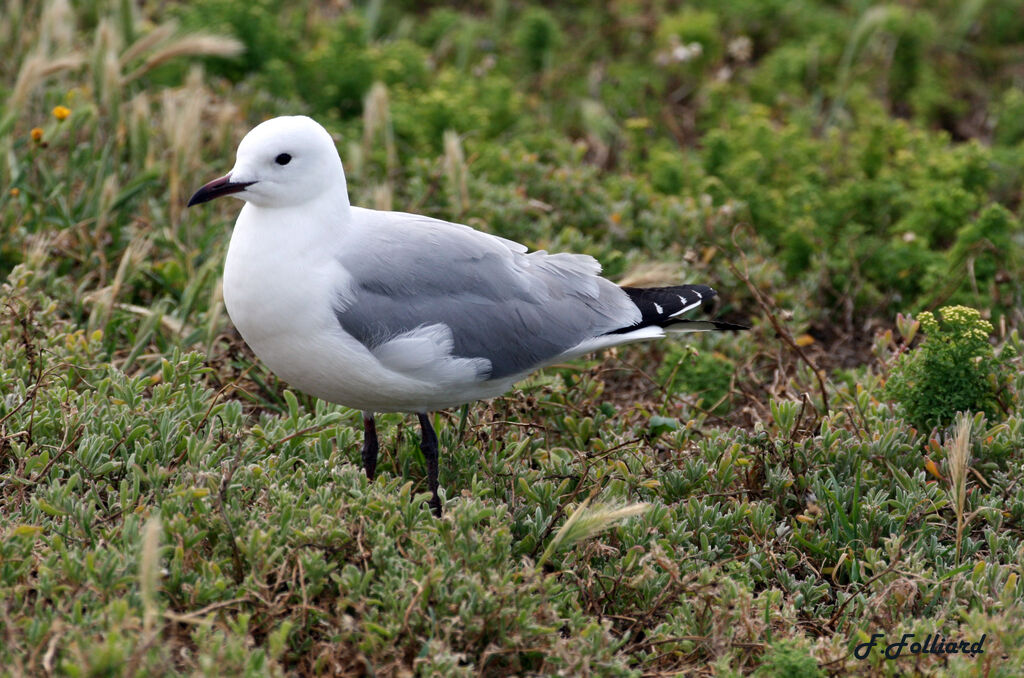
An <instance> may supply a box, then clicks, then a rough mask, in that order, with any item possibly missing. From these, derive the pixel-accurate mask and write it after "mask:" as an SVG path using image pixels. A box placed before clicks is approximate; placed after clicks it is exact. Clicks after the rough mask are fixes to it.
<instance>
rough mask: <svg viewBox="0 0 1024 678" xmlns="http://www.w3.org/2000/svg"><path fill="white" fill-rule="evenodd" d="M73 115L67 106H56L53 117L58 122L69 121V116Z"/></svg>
mask: <svg viewBox="0 0 1024 678" xmlns="http://www.w3.org/2000/svg"><path fill="white" fill-rule="evenodd" d="M69 115H71V109H70V108H68V107H67V106H54V107H53V117H55V118H57V119H58V120H67V118H68V116H69Z"/></svg>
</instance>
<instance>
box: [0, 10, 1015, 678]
mask: <svg viewBox="0 0 1024 678" xmlns="http://www.w3.org/2000/svg"><path fill="white" fill-rule="evenodd" d="M919 5H920V3H893V4H872V3H870V2H865V1H863V0H839V1H837V2H829V3H825V2H817V1H812V0H798V1H796V2H794V1H793V0H787V1H786V2H776V1H775V0H772V1H769V2H761V1H758V2H754V1H751V0H727V1H721V0H720V1H718V2H710V1H708V2H704V1H700V2H693V3H687V4H686V5H685V6H682V7H680V6H677V5H676V4H675V3H640V2H628V1H625V2H615V3H582V2H572V3H559V5H558V6H557V7H555V8H552V9H546V8H544V7H543V6H541V3H529V2H524V3H515V4H511V3H507V2H503V1H500V0H499V1H497V2H492V3H462V4H460V6H459V7H458V8H455V9H453V8H447V7H440V6H439V7H426V8H425V7H423V6H422V5H421V4H420V3H404V2H403V3H384V2H377V1H371V2H365V3H355V4H354V5H353V6H350V5H349V4H348V3H328V2H317V1H315V0H306V1H304V2H299V3H285V2H283V0H252V1H248V2H241V1H240V0H204V1H203V2H197V3H187V4H186V3H181V4H174V3H131V2H112V1H111V2H103V1H101V0H93V1H91V2H90V1H87V2H79V3H75V4H74V6H72V5H71V3H69V2H66V1H65V0H50V1H48V2H38V3H36V2H28V3H25V2H8V3H6V4H5V5H4V7H3V9H2V10H0V90H2V97H0V146H2V149H3V159H2V161H0V190H2V192H0V224H2V226H3V234H4V237H3V240H2V241H0V279H2V281H3V282H2V291H0V302H2V303H0V395H2V400H0V638H2V642H0V667H2V669H0V671H2V672H3V674H4V675H16V676H20V675H49V674H59V675H75V676H77V675H83V676H84V675H88V676H103V675H134V674H146V675H175V674H204V675H211V676H220V675H254V676H255V675H313V674H318V675H322V674H331V673H333V674H337V675H444V676H448V675H487V676H503V675H548V674H561V675H586V674H596V675H623V676H627V675H629V676H660V675H674V674H678V673H691V674H695V675H741V674H751V673H753V674H756V675H766V676H769V675H770V676H774V675H782V676H814V675H847V674H865V675H907V674H917V675H957V676H959V675H985V676H1016V675H1020V674H1021V673H1022V672H1024V650H1022V649H1021V647H1022V640H1024V630H1022V628H1024V624H1022V622H1024V615H1022V608H1021V595H1022V593H1024V584H1022V583H1021V581H1020V575H1021V566H1022V554H1024V532H1022V521H1024V488H1022V487H1021V485H1020V482H1019V478H1020V475H1021V460H1022V456H1024V449H1022V448H1024V413H1022V410H1021V405H1020V399H1019V394H1020V392H1021V389H1022V388H1024V377H1022V376H1021V358H1020V355H1021V350H1022V348H1024V346H1022V341H1021V339H1020V337H1019V334H1018V329H1019V328H1020V326H1021V324H1022V321H1024V317H1022V315H1021V310H1020V309H1021V307H1022V304H1021V301H1022V299H1021V295H1022V289H1021V279H1022V277H1021V272H1022V271H1021V266H1022V253H1024V237H1022V232H1021V223H1020V219H1021V180H1022V176H1024V125H1022V123H1021V120H1024V89H1022V87H1024V84H1022V71H1021V68H1020V64H1021V56H1022V54H1021V44H1024V15H1021V13H1020V11H1019V6H1018V3H1017V2H1015V0H988V2H972V3H957V2H951V1H946V0H938V1H936V2H933V3H927V6H919ZM282 113H306V114H310V115H313V116H315V117H317V118H318V119H319V120H321V121H322V122H324V123H325V124H326V125H327V126H328V127H329V129H330V130H331V131H332V133H334V134H335V137H336V139H337V141H338V146H339V149H340V151H341V153H342V156H343V159H344V161H345V165H346V171H347V173H348V175H349V182H350V188H351V190H352V193H353V198H354V202H356V203H357V204H364V205H370V206H377V207H382V208H395V209H402V210H407V211H412V212H423V213H428V214H431V215H434V216H438V217H442V218H449V219H453V220H459V221H462V222H465V223H469V224H471V225H473V226H476V227H478V228H482V229H485V230H488V231H491V232H494V233H499V234H501V235H503V236H505V237H509V238H513V239H517V240H521V241H523V242H525V243H527V244H529V245H530V246H532V247H535V248H546V249H549V250H556V251H557V250H573V251H580V252H586V253H590V254H592V255H594V256H596V257H597V258H598V259H600V260H601V262H602V263H603V264H604V266H605V270H606V272H607V273H608V275H610V276H612V277H613V278H615V279H617V280H620V281H627V280H628V281H630V282H632V283H638V282H645V281H646V282H658V281H673V280H691V281H701V282H708V283H710V284H712V285H714V286H715V287H716V288H717V289H718V290H719V292H720V294H721V296H722V305H721V308H720V313H721V315H722V316H724V317H725V318H727V319H730V320H735V321H739V322H746V323H749V324H750V325H752V330H751V331H750V332H748V333H744V334H742V335H719V336H707V337H700V338H697V339H694V340H692V341H690V342H688V343H674V342H663V343H660V344H657V345H649V346H635V347H629V348H626V349H622V350H619V351H617V352H611V353H609V354H607V355H602V356H596V357H593V358H591V359H588V360H581V361H578V362H575V363H573V364H570V365H560V366H556V367H554V368H551V369H548V370H545V371H543V372H542V373H540V374H538V375H535V376H533V377H531V378H530V379H529V380H527V381H526V382H524V383H523V384H521V385H520V386H519V387H518V388H517V389H516V390H515V391H513V392H511V393H509V394H507V395H506V396H504V397H501V398H498V399H495V400H494V401H492V402H490V403H486V404H479V405H476V406H473V407H471V408H470V409H469V410H468V412H467V413H466V415H465V416H462V414H461V413H460V412H450V413H440V414H438V415H436V416H437V417H438V418H439V419H440V420H442V423H443V426H442V427H441V430H440V436H441V444H442V447H443V449H444V450H445V452H444V454H443V464H442V471H441V481H442V486H443V487H444V488H445V489H446V491H447V493H448V494H447V498H448V500H449V501H448V504H447V513H446V515H445V517H444V518H443V519H441V520H435V519H433V518H431V517H430V515H429V512H428V510H427V508H426V506H425V504H424V503H423V502H422V499H423V496H424V494H423V493H424V488H425V483H424V478H423V468H422V458H421V456H420V453H419V451H418V448H417V444H416V434H415V428H414V427H413V425H412V423H411V422H410V421H407V420H406V419H404V418H403V417H400V416H397V415H388V416H385V417H383V418H382V420H381V421H380V423H379V431H380V434H381V437H382V446H383V450H382V459H381V462H380V465H379V468H378V472H379V474H380V477H379V478H378V480H377V481H376V482H374V483H367V482H366V480H365V478H363V477H362V475H361V473H360V470H359V468H358V459H359V443H360V436H361V432H360V426H359V416H358V413H354V412H351V411H348V410H345V409H344V408H341V407H337V406H333V405H329V404H326V403H323V402H319V401H315V400H313V399H310V398H307V397H305V396H302V395H301V394H295V393H292V392H291V391H289V390H288V389H287V386H286V385H285V384H282V383H280V382H278V381H277V380H276V379H275V378H274V376H273V375H271V374H270V373H268V372H267V371H266V369H265V368H263V367H262V366H261V365H260V364H259V362H258V361H255V360H254V358H253V356H252V355H251V354H250V353H249V352H248V351H247V349H246V347H245V346H244V344H243V343H242V342H241V341H240V339H239V338H238V336H237V335H236V334H235V333H234V332H233V330H232V329H231V326H230V322H229V321H228V319H227V317H226V315H225V313H224V310H223V304H222V302H221V297H220V288H219V276H220V267H221V263H222V261H223V256H224V251H225V247H226V244H227V240H228V237H229V234H230V223H231V221H232V220H233V218H234V214H235V211H236V210H237V206H236V205H233V204H230V203H228V202H218V203H214V204H213V205H212V206H209V207H204V208H201V209H199V210H193V211H188V212H186V211H185V210H184V201H185V199H186V198H187V195H188V194H189V192H190V190H191V189H193V188H194V187H196V186H197V185H199V184H200V183H202V182H204V181H206V180H208V179H209V178H210V177H212V176H215V175H216V174H218V173H219V172H222V171H223V169H224V168H225V167H226V166H227V165H228V164H229V158H230V157H231V153H232V152H233V149H234V147H235V144H236V143H237V141H238V139H239V138H240V137H241V135H242V134H244V132H245V131H246V130H247V129H248V128H249V127H251V125H252V124H254V123H255V122H258V121H259V120H261V119H263V118H265V117H268V116H271V115H277V114H282ZM961 409H963V410H965V411H964V412H963V413H960V414H958V411H960V410H961ZM639 503H642V504H644V505H645V506H646V508H645V510H643V511H642V512H641V511H639V509H637V508H636V505H637V504H639ZM907 633H913V634H917V635H916V639H917V640H918V641H923V640H924V638H925V637H926V636H927V635H929V634H932V635H933V636H934V635H935V634H941V635H942V636H944V637H945V638H949V639H956V640H958V641H959V640H969V641H971V642H976V641H978V640H979V639H980V638H981V637H982V636H983V635H984V638H985V641H984V653H983V654H977V655H976V656H971V655H969V654H961V653H958V654H954V655H945V654H937V653H930V654H910V652H909V650H907V651H905V652H904V653H903V655H901V656H900V657H899V658H896V659H885V658H884V657H883V655H882V653H881V651H880V649H878V648H876V649H874V650H873V651H872V652H870V653H868V655H867V656H866V657H865V658H863V659H862V658H860V657H858V656H857V654H856V653H855V649H856V648H857V646H858V645H860V644H862V643H865V642H867V641H869V640H870V639H871V637H872V635H873V634H883V635H884V637H885V639H886V641H885V642H897V641H899V640H900V638H901V637H902V636H903V635H904V634H907Z"/></svg>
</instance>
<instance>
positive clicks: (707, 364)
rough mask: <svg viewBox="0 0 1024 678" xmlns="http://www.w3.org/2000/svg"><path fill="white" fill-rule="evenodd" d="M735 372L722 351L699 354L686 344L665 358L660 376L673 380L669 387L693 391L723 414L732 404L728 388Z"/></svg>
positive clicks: (704, 403) (674, 389) (708, 406)
mask: <svg viewBox="0 0 1024 678" xmlns="http://www.w3.org/2000/svg"><path fill="white" fill-rule="evenodd" d="M735 372H736V366H735V365H734V364H733V362H732V361H731V360H729V359H728V358H726V357H725V356H724V355H722V354H721V353H717V352H706V353H697V352H695V351H693V350H692V348H691V347H689V346H685V347H680V348H679V349H678V350H674V351H672V352H671V353H670V354H669V356H667V357H666V359H665V362H664V363H663V364H662V366H661V368H660V372H659V376H661V378H662V379H665V378H671V379H672V382H671V383H670V384H669V385H668V388H669V389H670V390H672V391H679V392H682V393H685V394H692V395H694V396H695V397H697V398H699V399H700V400H701V401H702V406H703V407H705V408H710V409H711V410H712V411H713V412H716V413H718V414H722V413H724V412H728V411H729V409H730V407H731V403H730V400H729V388H730V386H731V385H732V378H733V374H734V373H735Z"/></svg>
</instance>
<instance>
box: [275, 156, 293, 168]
mask: <svg viewBox="0 0 1024 678" xmlns="http://www.w3.org/2000/svg"><path fill="white" fill-rule="evenodd" d="M291 161H292V156H290V155H288V154H287V153H282V154H281V155H279V156H277V157H276V158H274V162H276V163H277V164H278V165H287V164H288V163H290V162H291Z"/></svg>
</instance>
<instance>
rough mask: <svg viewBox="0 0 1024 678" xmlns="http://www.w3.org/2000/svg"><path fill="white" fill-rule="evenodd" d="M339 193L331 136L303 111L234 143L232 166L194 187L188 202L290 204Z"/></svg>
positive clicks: (341, 180)
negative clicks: (225, 199)
mask: <svg viewBox="0 0 1024 678" xmlns="http://www.w3.org/2000/svg"><path fill="white" fill-rule="evenodd" d="M328 193H330V194H332V195H333V196H334V198H335V199H337V198H338V197H339V195H338V194H339V193H340V194H342V195H343V196H345V202H347V189H346V186H345V172H344V170H343V169H342V165H341V158H340V157H339V156H338V150H337V149H336V148H335V147H334V141H333V140H332V139H331V135H330V134H329V133H328V132H327V130H325V129H324V128H323V127H321V126H320V124H319V123H317V122H316V121H315V120H313V119H312V118H307V117H306V116H304V115H294V116H282V117H279V118H271V119H270V120H267V121H266V122H263V123H261V124H259V125H257V126H256V127H254V128H253V129H252V130H251V131H250V132H249V133H248V134H246V135H245V138H244V139H242V142H241V143H240V144H239V145H238V153H237V155H236V158H235V166H234V167H233V168H232V169H231V171H230V172H228V173H227V174H226V175H225V176H223V177H221V178H219V179H215V180H213V181H211V182H210V183H208V184H206V185H205V186H203V187H202V188H200V189H199V190H198V191H196V193H195V194H194V195H193V196H192V198H191V200H189V203H188V204H189V205H190V206H191V205H196V204H199V203H203V202H207V201H208V200H213V199H214V198H217V197H220V196H222V195H234V196H235V197H236V198H240V199H242V200H244V201H246V202H248V203H251V204H253V205H256V206H257V207H268V208H276V207H294V206H296V205H303V204H305V203H309V202H313V201H315V200H316V199H317V198H320V197H321V196H323V195H325V194H328Z"/></svg>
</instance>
